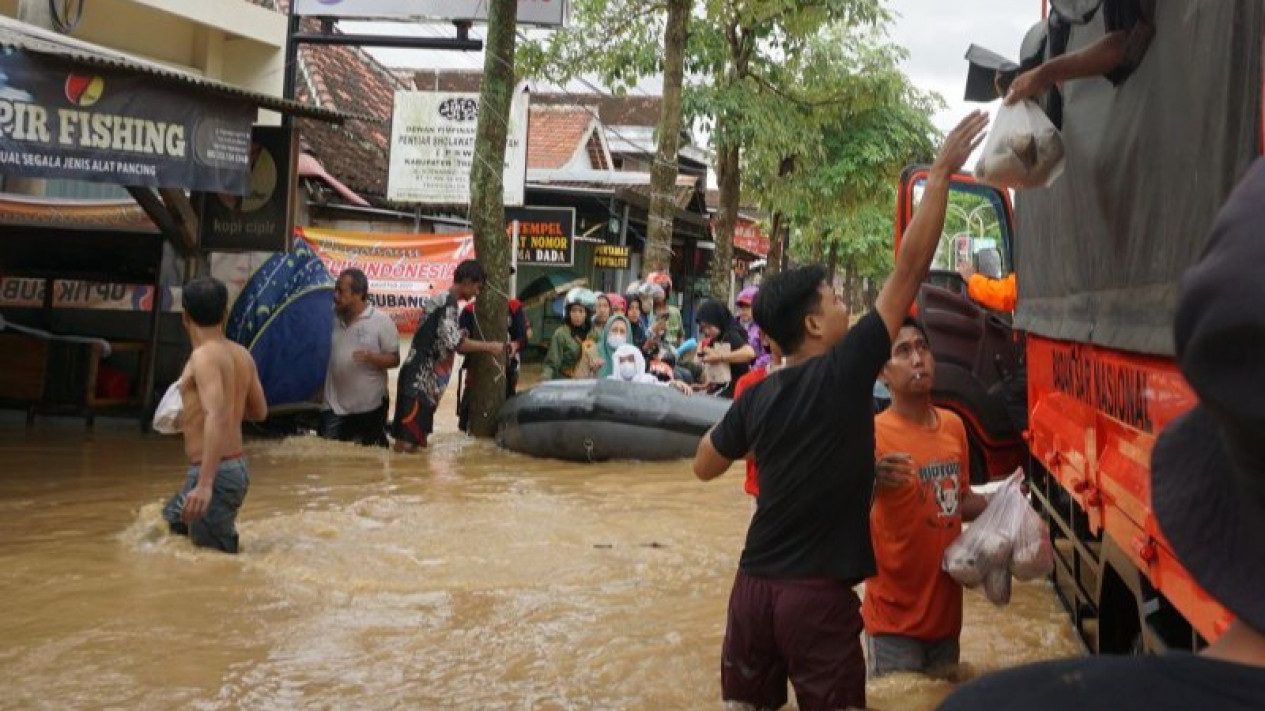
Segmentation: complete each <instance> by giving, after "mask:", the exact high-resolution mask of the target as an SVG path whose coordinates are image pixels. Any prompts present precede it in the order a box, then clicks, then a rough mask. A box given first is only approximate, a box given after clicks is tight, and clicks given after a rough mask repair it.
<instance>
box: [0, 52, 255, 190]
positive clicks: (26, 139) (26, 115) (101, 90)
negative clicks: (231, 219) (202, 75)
mask: <svg viewBox="0 0 1265 711" xmlns="http://www.w3.org/2000/svg"><path fill="white" fill-rule="evenodd" d="M68 67H69V65H65V64H61V63H54V62H45V61H41V60H38V59H34V58H32V57H29V56H28V55H26V54H24V53H22V52H20V51H19V52H6V53H0V173H3V174H4V175H20V176H26V177H34V178H73V179H75V180H91V181H95V182H102V183H117V184H120V185H142V186H148V187H163V188H184V189H189V190H206V191H212V192H222V193H233V194H237V195H241V194H243V193H245V192H246V185H247V178H248V171H249V168H250V126H251V124H252V123H254V120H255V114H256V110H255V107H254V106H253V105H252V104H251V103H250V102H248V101H235V100H232V99H226V98H224V97H218V96H217V97H215V98H214V99H208V98H206V97H205V96H203V95H201V94H199V93H197V92H196V91H194V90H192V89H182V88H174V87H164V86H163V85H162V82H159V81H157V80H155V79H154V78H153V77H149V76H142V75H138V74H129V73H124V72H115V71H105V70H99V69H95V68H87V67H80V68H76V69H73V70H72V69H70V68H68Z"/></svg>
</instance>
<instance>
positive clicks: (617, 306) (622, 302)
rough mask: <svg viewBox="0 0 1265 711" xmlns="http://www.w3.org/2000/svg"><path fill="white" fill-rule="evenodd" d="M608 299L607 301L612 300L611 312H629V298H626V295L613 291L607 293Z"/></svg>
mask: <svg viewBox="0 0 1265 711" xmlns="http://www.w3.org/2000/svg"><path fill="white" fill-rule="evenodd" d="M606 300H607V301H609V302H611V312H612V313H617V314H625V315H626V314H627V312H628V300H627V299H625V298H624V297H622V296H620V295H619V294H616V293H615V292H611V293H609V294H607V295H606Z"/></svg>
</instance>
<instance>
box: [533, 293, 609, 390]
mask: <svg viewBox="0 0 1265 711" xmlns="http://www.w3.org/2000/svg"><path fill="white" fill-rule="evenodd" d="M596 306H597V297H596V295H595V294H594V293H593V292H592V291H590V290H588V289H582V288H576V289H572V290H571V291H569V292H567V295H566V298H565V299H563V308H564V312H563V313H564V314H565V315H566V322H565V323H563V324H562V325H561V326H559V327H558V328H557V330H555V331H554V332H553V337H552V338H551V339H550V340H549V351H548V352H547V353H546V354H545V363H544V367H543V369H542V370H541V375H540V377H541V379H543V380H559V379H563V378H589V377H593V375H594V374H595V373H596V370H597V368H600V367H601V366H600V364H596V365H597V367H594V365H595V363H596V361H597V359H598V356H597V353H596V349H595V345H594V343H593V341H592V339H591V337H590V334H591V333H592V330H593V324H592V318H593V312H594V310H595V309H596Z"/></svg>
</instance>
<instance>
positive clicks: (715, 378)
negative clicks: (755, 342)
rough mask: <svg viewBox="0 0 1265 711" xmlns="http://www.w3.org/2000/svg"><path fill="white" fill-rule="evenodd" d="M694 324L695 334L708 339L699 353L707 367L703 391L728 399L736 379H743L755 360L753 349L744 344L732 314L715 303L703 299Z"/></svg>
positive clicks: (745, 341) (744, 339)
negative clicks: (695, 324) (704, 389)
mask: <svg viewBox="0 0 1265 711" xmlns="http://www.w3.org/2000/svg"><path fill="white" fill-rule="evenodd" d="M694 320H695V321H697V322H698V330H699V332H700V333H701V334H702V335H704V336H706V337H707V339H708V343H707V347H706V348H704V349H703V350H701V351H700V352H699V357H700V359H701V360H702V361H703V364H704V365H706V366H707V370H706V371H705V372H704V379H705V381H706V388H707V391H708V392H709V393H712V394H714V395H719V396H720V397H725V398H732V397H733V393H734V386H735V385H736V384H737V382H738V378H741V377H742V376H743V375H746V373H747V371H748V370H749V369H750V367H751V365H750V364H751V361H753V360H755V349H754V348H752V347H751V344H749V343H747V334H746V333H744V332H743V331H742V330H741V329H740V328H738V322H737V321H735V320H734V316H733V314H732V313H730V311H729V309H728V308H726V307H725V305H724V304H722V303H720V302H719V301H715V300H713V299H707V300H705V301H703V303H701V304H699V306H698V312H697V314H696V315H695V317H694ZM722 375H723V377H721V376H722Z"/></svg>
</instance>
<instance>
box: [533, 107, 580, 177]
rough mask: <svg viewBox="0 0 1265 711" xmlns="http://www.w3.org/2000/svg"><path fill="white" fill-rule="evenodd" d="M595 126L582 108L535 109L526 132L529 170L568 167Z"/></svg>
mask: <svg viewBox="0 0 1265 711" xmlns="http://www.w3.org/2000/svg"><path fill="white" fill-rule="evenodd" d="M593 123H594V119H593V114H591V113H590V112H589V109H587V108H585V107H583V106H532V107H531V118H530V119H529V121H528V126H529V128H528V131H527V168H528V169H532V168H543V169H557V168H562V167H564V166H566V164H567V163H568V162H570V161H571V157H572V156H574V155H575V153H576V151H577V150H579V149H580V147H581V145H582V144H581V141H583V140H584V138H585V135H586V134H587V133H588V130H589V126H590V125H592V124H593Z"/></svg>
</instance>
